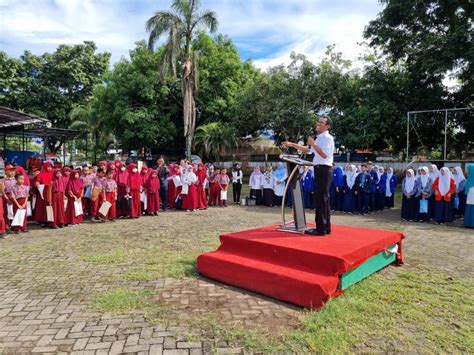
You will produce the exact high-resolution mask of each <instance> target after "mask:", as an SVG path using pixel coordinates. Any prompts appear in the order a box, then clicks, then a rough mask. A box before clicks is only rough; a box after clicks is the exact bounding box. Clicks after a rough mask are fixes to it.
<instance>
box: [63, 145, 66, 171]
mask: <svg viewBox="0 0 474 355" xmlns="http://www.w3.org/2000/svg"><path fill="white" fill-rule="evenodd" d="M63 159H64V162H63V166H66V140H64V143H63Z"/></svg>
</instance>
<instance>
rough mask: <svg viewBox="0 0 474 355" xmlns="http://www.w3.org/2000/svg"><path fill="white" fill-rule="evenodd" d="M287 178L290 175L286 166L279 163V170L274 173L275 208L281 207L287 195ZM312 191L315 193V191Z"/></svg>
mask: <svg viewBox="0 0 474 355" xmlns="http://www.w3.org/2000/svg"><path fill="white" fill-rule="evenodd" d="M287 178H288V174H287V173H286V166H285V165H284V164H283V163H282V162H278V163H277V168H276V170H275V172H274V173H273V181H274V182H275V184H274V186H273V193H274V198H275V200H274V204H275V206H281V203H282V200H283V194H284V193H285V185H286V179H287ZM312 191H313V193H314V189H313V190H312Z"/></svg>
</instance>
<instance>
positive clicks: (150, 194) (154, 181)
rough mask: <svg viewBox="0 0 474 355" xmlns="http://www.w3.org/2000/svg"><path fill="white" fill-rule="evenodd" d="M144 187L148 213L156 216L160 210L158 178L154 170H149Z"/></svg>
mask: <svg viewBox="0 0 474 355" xmlns="http://www.w3.org/2000/svg"><path fill="white" fill-rule="evenodd" d="M145 189H146V204H147V211H148V214H149V215H155V216H158V212H159V211H160V178H159V177H158V172H157V171H156V170H153V169H150V170H149V176H148V179H147V181H146V185H145Z"/></svg>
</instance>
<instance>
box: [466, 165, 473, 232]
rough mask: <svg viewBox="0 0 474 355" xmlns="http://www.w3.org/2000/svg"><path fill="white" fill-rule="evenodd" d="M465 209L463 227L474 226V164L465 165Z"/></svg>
mask: <svg viewBox="0 0 474 355" xmlns="http://www.w3.org/2000/svg"><path fill="white" fill-rule="evenodd" d="M467 172H468V176H467V179H466V188H465V191H466V209H465V210H464V227H466V228H474V164H469V165H468V166H467Z"/></svg>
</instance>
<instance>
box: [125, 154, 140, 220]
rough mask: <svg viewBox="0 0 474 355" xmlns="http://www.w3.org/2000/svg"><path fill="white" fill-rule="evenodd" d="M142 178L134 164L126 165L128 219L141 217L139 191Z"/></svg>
mask: <svg viewBox="0 0 474 355" xmlns="http://www.w3.org/2000/svg"><path fill="white" fill-rule="evenodd" d="M141 188H142V178H141V176H140V173H139V172H138V168H137V165H136V164H135V163H130V164H128V181H127V193H128V195H129V196H130V197H131V199H132V200H131V201H130V217H131V218H138V217H139V216H140V215H141V205H140V190H141Z"/></svg>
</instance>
